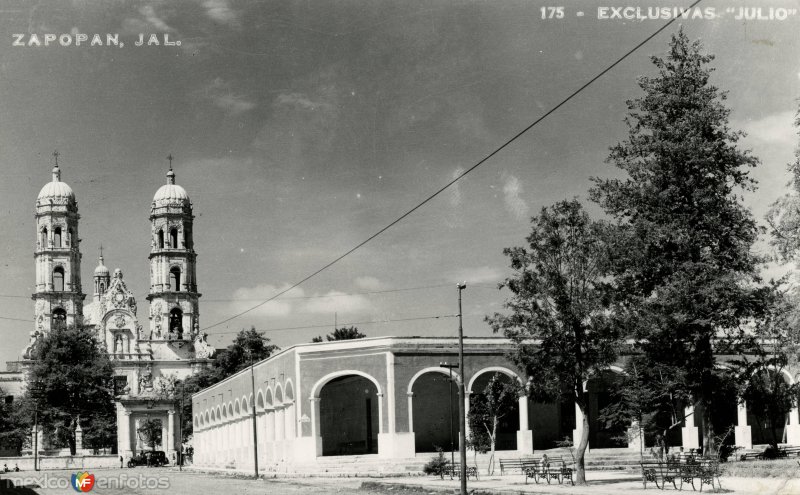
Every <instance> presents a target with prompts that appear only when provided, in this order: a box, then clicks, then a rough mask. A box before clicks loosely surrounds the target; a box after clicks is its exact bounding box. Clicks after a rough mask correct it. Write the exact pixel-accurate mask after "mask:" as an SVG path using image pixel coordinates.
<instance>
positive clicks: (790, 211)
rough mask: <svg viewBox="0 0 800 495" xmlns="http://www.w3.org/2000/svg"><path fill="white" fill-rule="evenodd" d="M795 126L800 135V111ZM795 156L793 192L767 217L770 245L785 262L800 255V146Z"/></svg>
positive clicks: (776, 203) (775, 206) (781, 200)
mask: <svg viewBox="0 0 800 495" xmlns="http://www.w3.org/2000/svg"><path fill="white" fill-rule="evenodd" d="M794 125H795V127H796V128H797V130H798V133H799V134H800V110H798V112H797V114H796V116H795V121H794ZM794 156H795V160H794V161H793V162H792V163H790V164H789V165H788V166H787V168H788V170H789V173H790V174H791V176H792V179H791V181H790V182H789V187H790V188H791V192H790V193H789V194H786V195H784V196H782V197H780V198H778V200H777V201H775V203H773V204H772V206H771V207H770V209H769V211H768V212H767V216H766V220H767V224H768V225H769V226H770V234H771V238H770V244H771V245H772V246H773V247H774V248H775V249H776V251H777V255H778V259H779V260H780V261H783V262H788V261H797V256H798V253H800V146H798V147H797V148H796V149H795V152H794Z"/></svg>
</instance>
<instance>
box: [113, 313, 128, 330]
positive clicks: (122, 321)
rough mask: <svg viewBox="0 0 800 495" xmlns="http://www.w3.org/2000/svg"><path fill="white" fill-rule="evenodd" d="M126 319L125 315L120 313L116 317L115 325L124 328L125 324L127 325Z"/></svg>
mask: <svg viewBox="0 0 800 495" xmlns="http://www.w3.org/2000/svg"><path fill="white" fill-rule="evenodd" d="M125 321H126V320H125V317H124V316H123V315H121V314H118V315H117V316H116V317H115V318H114V325H116V326H117V328H122V327H124V326H125Z"/></svg>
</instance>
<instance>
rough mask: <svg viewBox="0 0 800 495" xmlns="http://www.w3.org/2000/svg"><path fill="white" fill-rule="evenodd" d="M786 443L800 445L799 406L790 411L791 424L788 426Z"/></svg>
mask: <svg viewBox="0 0 800 495" xmlns="http://www.w3.org/2000/svg"><path fill="white" fill-rule="evenodd" d="M786 443H788V444H789V445H800V413H799V412H798V408H797V407H793V408H792V410H791V411H789V425H788V426H787V427H786Z"/></svg>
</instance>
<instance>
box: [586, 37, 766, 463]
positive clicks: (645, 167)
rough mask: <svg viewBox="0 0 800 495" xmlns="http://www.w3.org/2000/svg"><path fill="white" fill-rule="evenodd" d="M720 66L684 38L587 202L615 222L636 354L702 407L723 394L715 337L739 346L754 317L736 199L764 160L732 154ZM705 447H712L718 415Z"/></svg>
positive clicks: (742, 211) (623, 298)
mask: <svg viewBox="0 0 800 495" xmlns="http://www.w3.org/2000/svg"><path fill="white" fill-rule="evenodd" d="M712 60H713V56H711V55H706V54H704V53H702V47H701V45H700V43H699V42H690V41H689V40H688V38H687V37H686V35H685V34H684V33H683V31H682V30H681V31H679V32H678V33H677V34H675V35H673V36H672V39H671V42H670V46H669V53H668V55H667V56H666V57H665V58H660V57H652V61H653V64H654V65H655V66H656V68H657V69H658V74H657V75H656V76H655V77H641V78H640V79H639V86H640V87H641V88H642V90H643V91H644V96H642V97H640V98H637V99H634V100H631V101H628V108H629V110H630V112H629V116H628V118H627V119H626V123H627V125H628V138H627V140H626V141H624V142H622V143H619V144H617V145H616V146H614V147H612V148H611V153H610V155H609V158H608V161H609V162H610V163H612V164H613V165H615V166H616V167H617V168H619V169H621V170H622V171H623V172H625V173H626V175H627V177H624V178H622V179H607V180H600V179H594V181H595V187H594V188H593V190H592V191H591V194H592V198H593V199H594V200H595V201H596V202H598V203H599V204H600V205H601V206H602V207H603V209H604V210H605V211H606V213H608V214H609V215H610V216H612V217H613V218H615V219H616V220H617V221H618V223H619V224H620V230H619V237H620V239H621V241H622V242H621V243H620V244H619V246H620V249H619V251H618V252H617V253H616V254H617V256H615V258H614V270H613V275H614V277H615V279H616V280H617V284H618V287H619V289H620V291H619V295H620V305H619V307H620V308H625V309H626V311H625V312H624V313H620V316H623V315H624V316H625V322H626V326H627V328H629V329H630V330H631V333H632V334H633V335H634V336H635V337H638V342H639V349H640V350H641V351H642V352H643V353H644V355H645V356H646V357H647V359H648V360H649V361H650V362H652V363H658V364H659V365H660V366H662V368H663V370H664V371H665V372H670V371H669V370H671V373H673V374H676V375H677V374H678V373H683V377H682V378H681V380H683V382H684V384H685V385H684V386H685V392H686V393H687V394H689V395H691V396H692V398H693V399H694V400H695V401H696V402H699V403H700V404H701V405H703V406H710V405H711V404H712V402H713V401H712V396H713V394H714V390H715V387H716V386H717V383H718V382H717V377H715V374H714V368H715V363H716V358H715V352H714V351H715V350H714V345H715V339H716V338H718V337H724V340H730V341H735V340H736V339H738V338H739V337H741V335H742V334H743V331H742V325H743V323H744V322H745V321H747V320H749V319H751V318H755V317H757V316H758V312H759V308H760V306H761V302H760V299H761V297H760V293H759V291H760V289H757V288H755V287H756V284H757V283H758V282H759V279H758V275H757V267H758V265H759V262H760V260H759V259H758V258H757V257H756V256H755V255H754V254H753V253H752V252H751V247H752V245H753V243H754V242H755V240H756V238H757V236H758V232H759V230H758V227H757V225H756V222H755V221H754V219H753V218H752V215H751V214H750V211H749V210H748V209H747V208H745V207H744V206H743V205H742V204H741V198H740V196H739V193H740V192H741V191H743V190H746V191H750V190H753V189H754V188H755V185H754V181H753V180H752V179H751V178H750V177H749V175H748V169H749V168H750V167H754V166H756V165H757V163H758V160H757V159H756V158H755V157H753V156H751V155H750V154H749V152H747V151H741V150H739V149H738V148H737V145H736V144H737V142H738V141H739V139H740V138H741V137H742V136H743V133H742V132H740V131H735V130H731V129H730V128H729V126H728V119H729V114H730V110H728V109H727V108H726V107H725V106H724V105H723V103H722V102H723V101H724V100H725V98H726V95H725V93H724V92H721V91H720V90H719V89H718V88H716V87H714V86H713V85H711V84H710V83H709V78H710V74H711V71H712V69H710V68H709V67H708V64H709V63H710V62H711V61H712ZM703 410H704V411H706V413H705V414H704V418H703V420H704V421H703V423H704V426H705V428H704V447H705V449H706V450H708V449H711V450H713V449H714V444H713V438H714V427H713V419H712V413H711V411H712V408H711V407H703Z"/></svg>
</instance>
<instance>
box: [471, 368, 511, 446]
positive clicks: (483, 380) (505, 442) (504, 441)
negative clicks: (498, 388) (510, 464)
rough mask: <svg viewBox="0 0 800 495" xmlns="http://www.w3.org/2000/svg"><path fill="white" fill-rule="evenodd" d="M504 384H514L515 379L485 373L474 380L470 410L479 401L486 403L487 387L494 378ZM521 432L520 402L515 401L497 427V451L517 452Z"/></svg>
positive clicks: (505, 375)
mask: <svg viewBox="0 0 800 495" xmlns="http://www.w3.org/2000/svg"><path fill="white" fill-rule="evenodd" d="M495 376H496V377H497V380H499V381H501V382H503V383H509V384H510V383H512V382H513V381H514V380H515V378H512V377H510V376H508V375H507V374H506V373H502V372H499V371H488V372H483V373H481V374H480V375H478V376H477V377H475V378H473V380H472V387H471V389H470V390H471V392H472V393H471V394H470V398H469V400H470V408H472V407H474V406H473V404H474V403H476V402H478V401H485V400H486V396H485V390H486V386H487V385H488V384H489V382H490V381H491V380H492V378H493V377H495ZM518 430H519V401H518V400H514V401H513V405H512V406H511V407H510V408H509V410H508V411H507V412H506V413H505V414H504V415H503V417H501V418H500V421H499V423H498V425H497V438H496V440H495V450H516V449H517V431H518Z"/></svg>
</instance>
